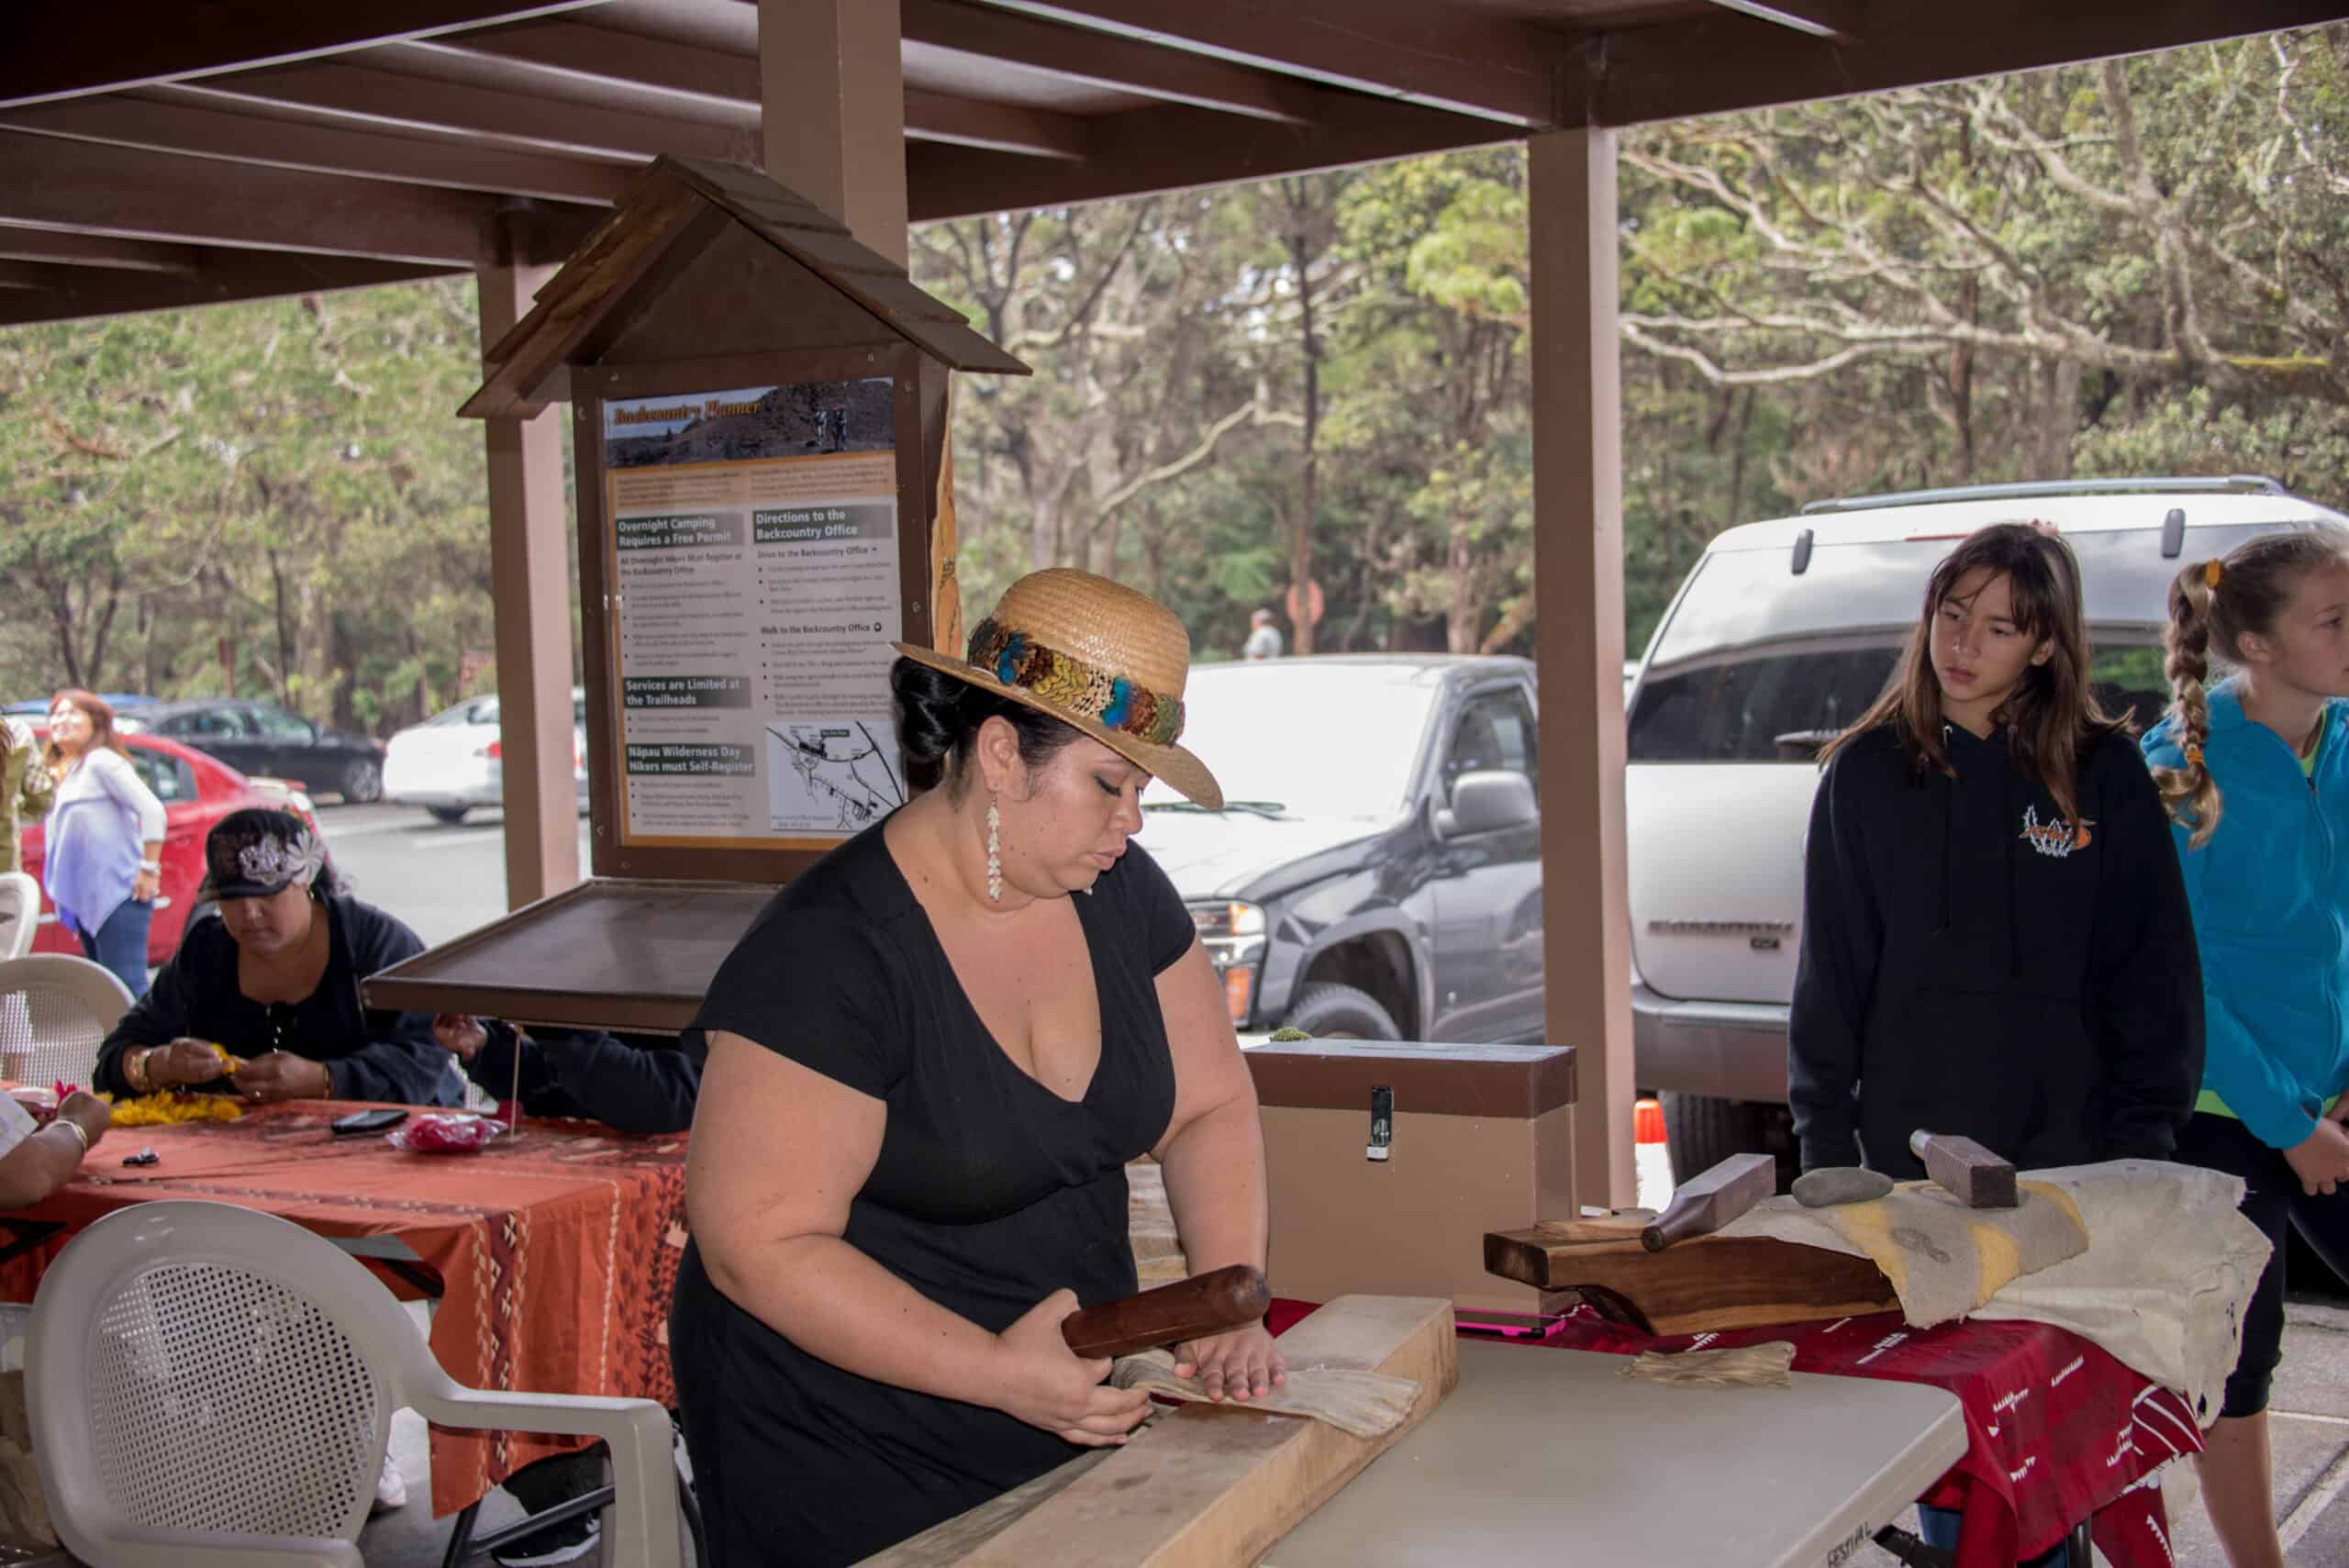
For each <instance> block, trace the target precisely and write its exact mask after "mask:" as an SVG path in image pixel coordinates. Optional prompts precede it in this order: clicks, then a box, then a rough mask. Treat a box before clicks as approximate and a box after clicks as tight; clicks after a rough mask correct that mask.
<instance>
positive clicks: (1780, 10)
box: [1712, 0, 1860, 39]
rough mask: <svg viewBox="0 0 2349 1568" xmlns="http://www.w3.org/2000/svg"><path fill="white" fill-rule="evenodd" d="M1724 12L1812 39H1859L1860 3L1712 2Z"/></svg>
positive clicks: (1834, 0)
mask: <svg viewBox="0 0 2349 1568" xmlns="http://www.w3.org/2000/svg"><path fill="white" fill-rule="evenodd" d="M1712 3H1713V4H1714V5H1716V6H1720V8H1721V9H1722V10H1724V11H1737V12H1741V13H1742V14H1743V15H1745V16H1748V17H1753V18H1754V19H1755V20H1757V21H1763V22H1769V23H1772V24H1774V25H1775V26H1777V27H1781V28H1792V29H1794V30H1795V31H1796V32H1798V33H1807V34H1809V36H1810V37H1812V38H1815V39H1837V38H1842V39H1851V38H1857V37H1859V36H1860V26H1859V23H1860V0H1712Z"/></svg>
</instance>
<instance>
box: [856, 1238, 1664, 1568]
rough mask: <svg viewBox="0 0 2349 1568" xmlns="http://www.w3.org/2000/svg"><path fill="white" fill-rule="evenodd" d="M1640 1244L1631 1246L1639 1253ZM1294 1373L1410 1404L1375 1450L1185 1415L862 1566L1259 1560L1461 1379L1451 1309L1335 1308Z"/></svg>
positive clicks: (1272, 1424)
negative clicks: (1330, 1376)
mask: <svg viewBox="0 0 2349 1568" xmlns="http://www.w3.org/2000/svg"><path fill="white" fill-rule="evenodd" d="M1635 1245H1636V1243H1635ZM1280 1346H1281V1353H1282V1354H1283V1355H1284V1356H1286V1358H1287V1360H1288V1364H1289V1366H1290V1367H1291V1368H1292V1369H1293V1370H1296V1369H1304V1368H1310V1367H1317V1366H1326V1367H1350V1368H1353V1369H1356V1370H1359V1371H1364V1372H1380V1373H1386V1375H1388V1376H1389V1377H1408V1378H1409V1379H1411V1380H1412V1381H1413V1382H1415V1383H1417V1384H1419V1398H1418V1400H1417V1401H1415V1402H1414V1403H1413V1405H1412V1407H1411V1413H1410V1414H1409V1415H1408V1417H1406V1418H1404V1420H1403V1423H1402V1425H1401V1426H1399V1427H1397V1429H1395V1430H1393V1431H1391V1432H1388V1433H1386V1435H1385V1436H1383V1437H1378V1438H1355V1437H1349V1436H1347V1435H1346V1434H1345V1433H1344V1432H1341V1431H1340V1430H1338V1429H1336V1428H1335V1427H1330V1426H1326V1425H1324V1424H1323V1423H1321V1422H1319V1421H1308V1420H1304V1419H1300V1418H1297V1417H1294V1416H1273V1415H1267V1414H1264V1412H1262V1411H1254V1410H1250V1409H1248V1408H1247V1407H1245V1406H1233V1405H1221V1406H1209V1405H1185V1406H1183V1407H1180V1408H1179V1409H1176V1410H1174V1411H1172V1412H1170V1413H1168V1414H1166V1415H1163V1416H1161V1417H1160V1418H1158V1419H1157V1420H1156V1421H1154V1422H1152V1424H1151V1426H1150V1427H1149V1428H1148V1429H1145V1430H1143V1431H1142V1432H1141V1433H1140V1434H1139V1435H1137V1436H1136V1437H1135V1438H1134V1440H1133V1441H1131V1442H1130V1443H1128V1444H1127V1445H1126V1446H1125V1447H1123V1448H1120V1449H1109V1450H1105V1451H1100V1452H1097V1453H1090V1454H1086V1455H1085V1456H1084V1457H1083V1458H1080V1459H1075V1460H1072V1461H1071V1462H1068V1463H1067V1464H1064V1465H1063V1466H1061V1467H1060V1468H1059V1469H1058V1470H1054V1471H1052V1472H1050V1473H1047V1474H1044V1475H1041V1476H1039V1477H1038V1478H1037V1479H1035V1480H1034V1481H1031V1482H1030V1483H1029V1484H1028V1485H1025V1486H1022V1487H1020V1488H1019V1489H1018V1490H1017V1491H1013V1492H1008V1493H1006V1494H1005V1495H1004V1496H1000V1497H997V1498H996V1499H995V1500H994V1501H993V1502H991V1503H985V1504H982V1505H980V1506H979V1507H975V1508H974V1509H972V1510H971V1511H970V1512H968V1513H966V1514H963V1515H960V1516H958V1517H957V1518H952V1519H949V1520H947V1521H946V1522H945V1523H943V1524H941V1525H938V1526H936V1527H935V1528H933V1529H928V1530H925V1531H923V1532H922V1533H921V1534H920V1535H918V1536H915V1537H913V1538H912V1539H911V1540H905V1541H901V1542H899V1543H898V1544H897V1545H896V1546H893V1547H891V1548H890V1549H889V1550H888V1551H884V1552H881V1553H879V1554H877V1555H875V1556H873V1557H869V1558H867V1559H865V1561H864V1562H863V1564H862V1568H946V1565H948V1564H959V1565H962V1568H1235V1565H1241V1564H1246V1563H1252V1562H1255V1561H1256V1560H1257V1559H1258V1558H1260V1557H1262V1556H1263V1555H1264V1553H1265V1552H1266V1551H1270V1550H1271V1549H1272V1547H1273V1545H1274V1543H1275V1542H1276V1541H1278V1540H1280V1539H1281V1537H1283V1536H1284V1535H1286V1534H1287V1533H1288V1532H1289V1531H1290V1530H1291V1529H1294V1528H1295V1527H1296V1526H1297V1522H1298V1521H1299V1520H1301V1519H1303V1518H1305V1517H1306V1516H1307V1515H1308V1514H1310V1513H1311V1512H1312V1511H1313V1510H1314V1509H1315V1508H1317V1507H1320V1506H1321V1504H1322V1503H1324V1502H1326V1501H1328V1500H1329V1498H1330V1496H1332V1495H1333V1494H1334V1493H1336V1492H1337V1490H1338V1489H1339V1488H1340V1487H1341V1486H1343V1485H1345V1484H1346V1483H1347V1482H1348V1481H1350V1480H1352V1479H1353V1477H1354V1476H1355V1475H1356V1474H1357V1473H1359V1472H1360V1471H1361V1470H1362V1469H1363V1467H1364V1466H1365V1465H1367V1464H1368V1463H1369V1462H1371V1461H1372V1460H1374V1459H1375V1458H1377V1457H1378V1456H1379V1454H1381V1453H1383V1452H1385V1451H1386V1450H1387V1449H1388V1448H1389V1447H1391V1446H1393V1445H1394V1444H1395V1443H1396V1442H1397V1441H1399V1440H1401V1439H1402V1437H1403V1435H1404V1434H1405V1433H1406V1432H1408V1431H1409V1430H1410V1429H1412V1428H1413V1427H1415V1426H1417V1425H1418V1424H1419V1422H1420V1421H1421V1420H1423V1419H1425V1418H1426V1417H1427V1415H1428V1413H1429V1412H1430V1411H1431V1410H1433V1409H1434V1408H1435V1407H1436V1404H1437V1402H1438V1401H1440V1400H1441V1399H1442V1397H1443V1396H1445V1395H1447V1394H1449V1393H1451V1392H1452V1390H1453V1387H1454V1386H1456V1385H1458V1383H1459V1381H1460V1362H1459V1349H1458V1344H1457V1341H1456V1340H1455V1339H1454V1338H1453V1323H1452V1303H1451V1302H1449V1301H1445V1300H1442V1299H1439V1298H1433V1297H1425V1296H1340V1297H1338V1298H1337V1299H1336V1300H1335V1301H1332V1302H1330V1304H1329V1305H1328V1306H1326V1307H1322V1308H1321V1309H1320V1310H1319V1311H1318V1312H1316V1313H1314V1314H1313V1315H1312V1316H1311V1317H1309V1318H1306V1319H1305V1320H1304V1321H1303V1322H1300V1323H1299V1324H1297V1327H1296V1328H1294V1329H1290V1330H1289V1331H1288V1332H1287V1333H1286V1334H1284V1335H1282V1336H1281V1340H1280Z"/></svg>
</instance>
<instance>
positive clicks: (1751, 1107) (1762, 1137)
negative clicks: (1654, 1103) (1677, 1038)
mask: <svg viewBox="0 0 2349 1568" xmlns="http://www.w3.org/2000/svg"><path fill="white" fill-rule="evenodd" d="M1663 1099H1664V1151H1665V1152H1666V1153H1667V1154H1669V1155H1670V1156H1671V1160H1672V1179H1673V1180H1674V1181H1675V1183H1677V1182H1685V1181H1687V1179H1688V1178H1689V1177H1691V1176H1693V1175H1696V1174H1698V1173H1699V1172H1702V1171H1709V1170H1710V1169H1712V1167H1714V1166H1715V1165H1718V1164H1720V1162H1722V1161H1724V1160H1726V1159H1728V1158H1729V1157H1730V1156H1731V1155H1732V1154H1768V1155H1770V1156H1772V1157H1773V1158H1775V1159H1776V1161H1777V1162H1778V1190H1779V1191H1780V1192H1785V1191H1787V1189H1789V1188H1790V1187H1792V1186H1793V1185H1794V1180H1795V1178H1796V1177H1797V1176H1798V1175H1800V1174H1801V1173H1802V1170H1801V1162H1800V1158H1799V1154H1798V1151H1797V1150H1796V1149H1795V1147H1794V1138H1793V1128H1792V1123H1791V1121H1790V1120H1789V1119H1788V1118H1787V1110H1786V1107H1785V1106H1764V1105H1755V1104H1753V1103H1752V1102H1751V1101H1747V1100H1723V1099H1716V1098H1715V1097H1713V1096H1712V1095H1675V1094H1666V1095H1664V1096H1663Z"/></svg>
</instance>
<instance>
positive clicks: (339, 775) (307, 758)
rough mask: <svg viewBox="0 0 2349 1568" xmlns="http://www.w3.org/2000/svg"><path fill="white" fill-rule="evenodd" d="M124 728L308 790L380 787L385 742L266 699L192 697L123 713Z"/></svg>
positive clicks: (351, 797) (350, 795)
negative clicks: (331, 725) (324, 724)
mask: <svg viewBox="0 0 2349 1568" xmlns="http://www.w3.org/2000/svg"><path fill="white" fill-rule="evenodd" d="M120 728H122V729H123V730H125V731H126V732H137V731H144V732H146V733H148V734H150V735H163V736H168V737H170V738H171V739H172V740H177V741H179V742H180V743H181V744H182V745H185V746H193V747H195V749H196V750H197V751H202V752H205V753H206V754H207V755H209V756H213V757H217V758H218V759H219V760H220V761H222V762H226V763H228V765H229V766H230V767H232V768H235V769H236V770H238V771H239V773H248V774H252V775H256V776H262V777H270V778H284V779H292V780H294V781H295V782H296V783H297V784H300V785H301V786H302V787H303V788H304V789H305V790H307V791H309V792H310V793H311V794H313V795H339V796H340V797H341V798H342V800H343V801H344V802H345V803H346V804H350V805H364V804H365V803H366V802H368V801H371V800H375V799H379V798H380V797H381V796H382V795H383V793H384V743H383V742H382V741H380V740H371V739H369V738H368V737H367V736H364V735H351V734H348V733H346V732H344V731H342V730H340V729H328V728H323V727H321V726H319V725H316V724H313V723H311V722H310V721H309V720H308V719H306V718H304V717H302V716H301V715H299V714H295V713H288V712H286V711H285V710H284V708H282V707H279V706H275V705H274V704H272V703H265V702H248V701H245V700H244V699H242V698H239V697H196V698H192V699H188V700H184V701H180V702H167V703H157V704H156V705H154V706H152V707H142V708H139V709H136V710H134V711H133V712H131V713H128V714H126V715H123V716H122V718H121V724H120Z"/></svg>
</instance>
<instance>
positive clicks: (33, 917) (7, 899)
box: [0, 871, 40, 962]
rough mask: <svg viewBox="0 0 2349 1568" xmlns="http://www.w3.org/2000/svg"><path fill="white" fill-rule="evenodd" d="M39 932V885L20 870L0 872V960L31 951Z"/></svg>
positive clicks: (19, 956)
mask: <svg viewBox="0 0 2349 1568" xmlns="http://www.w3.org/2000/svg"><path fill="white" fill-rule="evenodd" d="M39 933H40V884H39V883H38V882H35V881H34V880H33V879H32V877H31V876H30V875H28V873H24V872H20V871H0V962H6V961H7V960H9V959H12V958H22V957H24V956H25V954H27V953H28V952H30V951H33V938H34V937H36V936H38V935H39Z"/></svg>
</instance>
